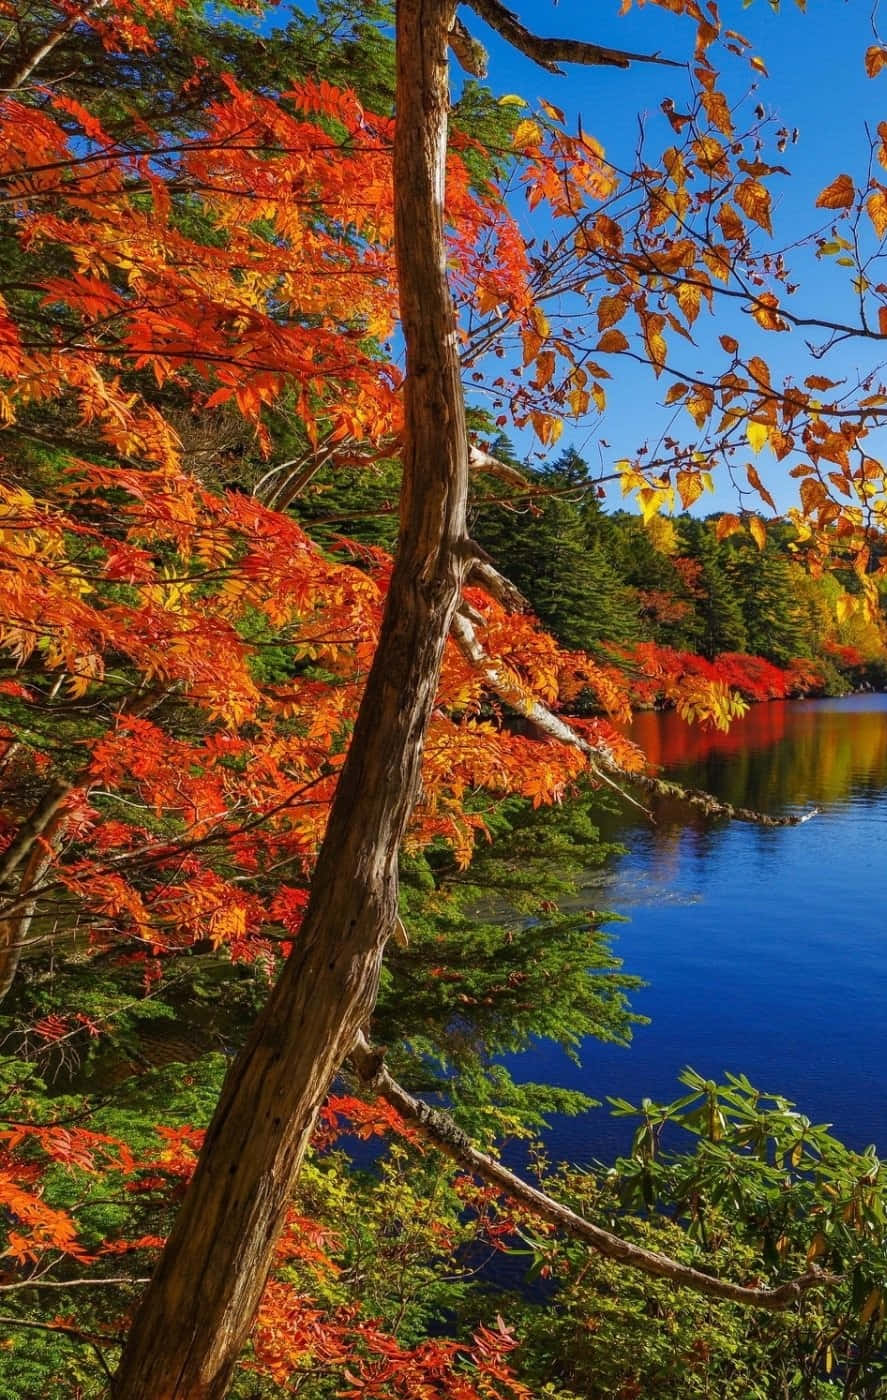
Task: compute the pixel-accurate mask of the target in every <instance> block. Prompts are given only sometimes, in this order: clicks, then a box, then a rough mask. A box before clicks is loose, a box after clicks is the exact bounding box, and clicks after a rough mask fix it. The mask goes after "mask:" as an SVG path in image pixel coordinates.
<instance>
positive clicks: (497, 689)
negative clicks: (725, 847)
mask: <svg viewBox="0 0 887 1400" xmlns="http://www.w3.org/2000/svg"><path fill="white" fill-rule="evenodd" d="M469 579H470V581H471V582H472V583H476V584H479V585H480V587H482V588H484V589H485V590H486V591H487V592H488V593H489V594H490V596H491V597H493V598H495V599H496V601H497V602H499V603H501V604H502V606H503V607H505V608H506V609H507V610H508V611H511V612H522V611H526V603H525V600H524V599H523V598H522V597H521V595H520V593H519V592H518V590H517V589H516V588H515V587H514V584H512V583H510V582H509V580H508V579H507V578H505V577H504V575H503V574H500V573H499V571H498V569H496V568H495V567H494V566H493V564H492V563H491V562H490V561H489V560H487V559H486V558H477V559H476V560H475V562H474V563H473V565H472V569H471V573H470V575H469ZM482 624H483V618H482V617H481V616H480V614H478V613H477V612H475V610H474V609H473V608H470V607H468V606H467V605H465V604H463V606H462V607H461V608H460V609H459V610H458V612H457V613H456V615H455V617H454V618H453V624H452V628H451V635H452V637H453V640H454V641H455V643H456V645H457V646H458V647H459V649H460V651H461V652H462V654H463V656H465V657H466V659H467V660H468V661H470V662H471V664H472V665H473V666H475V667H476V668H477V669H478V670H479V671H480V672H481V674H482V675H483V677H484V679H485V680H486V682H487V684H488V685H489V686H490V689H491V690H492V691H493V692H494V693H495V694H496V695H498V697H499V699H500V700H502V701H503V702H504V703H505V704H506V705H510V706H511V707H512V708H516V709H518V710H519V711H520V713H521V714H522V715H524V716H525V717H526V718H527V719H528V720H529V721H530V723H531V724H532V725H534V726H535V727H536V729H537V730H539V731H540V732H541V733H542V734H544V735H545V736H546V737H547V738H549V739H554V740H555V741H556V742H557V743H560V744H568V745H569V746H570V747H571V748H576V749H579V751H580V752H581V753H583V754H585V756H586V758H587V759H588V761H589V767H590V769H591V772H592V774H593V775H594V777H595V778H597V779H598V780H599V781H600V782H603V783H606V784H607V785H608V786H610V787H615V788H616V790H617V791H618V792H619V793H620V795H621V796H622V797H624V798H625V799H626V800H627V801H629V802H631V801H632V800H633V799H632V798H630V797H629V796H628V794H627V793H626V792H625V791H624V788H623V786H622V785H623V784H627V785H629V786H631V787H634V788H640V789H641V790H642V791H643V792H645V793H648V794H649V795H650V796H651V797H659V798H666V799H671V800H672V801H678V802H683V803H685V804H687V805H688V806H690V807H694V808H696V810H697V811H700V812H703V813H704V814H705V816H708V817H726V818H728V819H729V820H730V821H739V822H751V823H753V824H754V825H756V826H800V825H801V824H802V823H804V822H807V821H809V820H810V818H811V817H814V816H816V814H817V813H818V811H819V808H818V807H813V808H811V810H810V811H809V812H804V813H799V814H790V815H786V816H772V815H770V814H769V813H767V812H756V811H754V810H753V809H752V808H751V807H736V806H734V805H733V803H732V802H724V801H722V799H721V798H718V797H715V796H714V795H713V794H712V793H710V792H703V791H701V790H700V789H698V788H687V787H684V786H683V785H682V784H681V783H675V782H670V781H668V780H667V779H665V778H656V777H654V776H653V775H652V774H649V773H629V772H626V770H625V769H624V768H622V767H620V765H619V764H618V763H616V761H615V760H614V758H613V756H612V754H610V753H608V752H607V750H605V749H604V748H602V747H600V746H595V745H593V744H590V743H589V742H588V740H587V739H584V738H583V737H582V735H581V734H579V733H578V732H577V731H576V730H575V729H574V728H573V727H572V726H571V725H570V724H568V723H567V722H566V721H565V720H563V719H561V718H560V717H559V716H558V715H556V714H555V713H554V712H553V711H552V710H550V709H549V708H548V706H547V705H543V704H542V702H541V701H540V700H534V701H533V702H532V703H531V704H529V705H528V704H527V703H526V701H525V700H524V699H523V698H517V699H516V698H515V695H514V690H513V684H512V682H511V681H510V680H509V678H508V676H507V675H506V674H505V672H504V671H503V670H502V668H501V667H500V666H499V665H498V664H497V663H496V661H495V660H494V659H493V658H492V657H491V656H489V654H488V653H487V651H486V650H485V648H484V646H483V644H482V643H481V641H480V639H479V637H478V632H477V629H478V626H479V625H482Z"/></svg>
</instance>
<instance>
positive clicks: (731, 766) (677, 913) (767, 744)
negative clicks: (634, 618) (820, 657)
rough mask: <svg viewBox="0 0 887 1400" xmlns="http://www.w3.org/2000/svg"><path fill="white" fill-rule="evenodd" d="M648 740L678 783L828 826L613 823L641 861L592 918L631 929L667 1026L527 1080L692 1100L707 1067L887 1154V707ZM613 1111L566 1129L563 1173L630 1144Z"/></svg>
mask: <svg viewBox="0 0 887 1400" xmlns="http://www.w3.org/2000/svg"><path fill="white" fill-rule="evenodd" d="M632 735H633V737H634V738H636V739H637V741H638V742H639V743H640V744H641V745H642V746H643V748H644V749H645V751H646V752H647V754H648V755H649V757H650V758H651V760H652V761H653V762H655V763H658V764H660V765H661V766H662V771H663V773H664V774H666V775H668V776H673V777H675V778H676V779H678V780H679V781H680V782H682V783H684V784H686V785H687V786H692V787H701V788H705V789H707V790H708V791H710V792H712V793H715V794H716V795H718V796H719V797H723V798H725V799H727V800H728V801H730V802H733V803H741V804H743V805H746V806H749V807H754V808H757V809H760V810H763V811H767V812H773V813H783V812H786V811H802V810H804V809H805V808H806V807H807V805H808V804H811V803H812V804H816V805H819V806H821V807H822V808H823V811H822V813H821V815H819V816H817V817H815V818H814V819H813V820H812V821H809V822H806V823H805V824H803V825H802V826H799V827H788V828H777V829H767V828H763V827H754V826H748V825H745V824H740V823H733V824H728V823H725V822H711V821H706V820H703V819H701V818H700V817H698V816H696V815H695V814H693V813H692V812H690V811H689V810H688V809H686V808H678V807H676V806H672V805H671V804H667V805H665V806H662V807H659V808H658V809H657V810H656V812H655V817H656V822H655V825H654V824H652V823H650V822H649V821H647V820H646V819H645V818H643V817H642V816H641V814H639V813H637V812H634V813H630V814H629V815H626V816H624V817H620V818H615V819H613V820H612V821H608V822H607V823H606V828H605V830H606V835H607V836H615V837H617V838H618V839H620V840H622V841H623V842H624V844H625V845H626V846H628V847H629V848H630V849H629V853H628V854H627V855H625V856H624V857H621V858H619V859H617V860H614V861H612V862H611V863H610V865H609V866H608V867H607V868H606V870H604V871H600V870H595V871H593V872H591V873H590V875H589V879H588V882H587V885H586V888H585V889H584V891H583V903H584V904H585V906H586V907H589V908H595V909H609V910H613V911H615V912H617V913H619V914H623V915H625V916H627V918H628V919H629V920H630V922H628V923H626V924H623V925H617V926H615V927H614V932H615V933H616V935H617V937H616V948H617V951H618V953H619V954H620V956H621V957H622V958H623V960H624V963H625V967H626V970H627V971H629V972H633V973H637V974H638V975H639V976H641V977H643V978H644V979H645V981H646V982H647V983H648V986H647V987H645V988H644V990H643V991H641V992H639V993H636V994H635V997H634V999H633V1006H634V1009H635V1010H636V1011H638V1012H641V1013H643V1014H644V1015H645V1016H649V1017H650V1025H648V1026H640V1027H638V1028H637V1029H636V1031H635V1036H634V1041H633V1044H632V1045H631V1046H630V1048H628V1049H622V1048H619V1047H614V1046H605V1045H600V1044H599V1043H597V1042H596V1041H587V1042H586V1043H585V1045H584V1046H583V1050H582V1056H581V1060H582V1063H581V1067H577V1066H576V1065H574V1064H572V1063H571V1061H570V1060H569V1059H568V1058H567V1056H566V1055H564V1054H563V1053H562V1052H561V1051H560V1050H559V1049H558V1048H557V1047H552V1046H550V1045H540V1046H539V1047H538V1049H537V1050H535V1051H533V1052H532V1053H531V1054H528V1055H525V1056H522V1057H520V1058H519V1059H518V1058H515V1059H514V1060H512V1061H511V1068H512V1072H513V1073H514V1074H515V1077H516V1078H519V1079H535V1080H545V1081H547V1082H551V1083H558V1084H563V1085H566V1086H568V1087H571V1088H578V1089H583V1090H584V1091H585V1092H586V1093H588V1094H591V1095H593V1096H594V1097H595V1098H599V1099H603V1098H604V1097H605V1095H607V1094H618V1095H621V1096H622V1097H624V1098H627V1099H629V1100H631V1101H632V1102H634V1103H637V1102H638V1101H639V1099H640V1098H642V1097H643V1096H644V1095H649V1096H650V1097H651V1098H654V1099H666V1100H667V1099H670V1098H675V1097H677V1095H678V1093H679V1092H680V1086H679V1085H678V1084H677V1075H678V1073H679V1072H680V1070H681V1068H682V1067H683V1066H685V1065H692V1066H693V1068H694V1069H696V1070H698V1071H699V1072H700V1073H702V1074H703V1075H705V1076H707V1077H710V1078H720V1077H722V1076H723V1073H724V1071H725V1070H733V1071H738V1070H742V1071H744V1072H745V1073H746V1074H747V1075H748V1076H749V1078H750V1079H751V1081H752V1083H753V1084H755V1085H756V1086H757V1087H758V1088H760V1089H764V1090H769V1091H776V1092H780V1093H784V1094H786V1095H788V1097H790V1098H792V1099H794V1100H795V1101H796V1103H797V1105H798V1107H799V1108H800V1110H801V1111H802V1112H804V1113H806V1114H808V1116H809V1117H810V1118H812V1119H813V1120H814V1121H816V1122H828V1123H832V1124H833V1125H834V1129H835V1132H836V1133H837V1135H838V1136H840V1137H842V1138H843V1139H844V1140H845V1141H846V1142H847V1143H848V1144H850V1145H852V1146H854V1147H862V1146H865V1144H866V1143H869V1142H873V1143H875V1144H876V1145H877V1146H878V1148H879V1149H880V1150H881V1151H882V1152H884V1153H885V1154H887V927H885V922H887V921H885V918H884V913H883V908H884V893H883V882H884V857H885V852H887V696H884V695H864V696H862V695H860V696H850V697H847V698H844V699H839V700H818V701H788V702H778V701H774V702H771V703H770V704H763V705H755V706H752V707H751V709H750V710H749V712H748V714H747V715H746V716H745V717H744V718H743V719H742V720H739V721H737V722H736V723H735V724H734V725H733V726H732V728H731V730H730V732H729V733H728V734H726V735H723V734H717V733H711V732H704V731H702V730H700V729H698V728H691V727H688V726H687V725H685V724H684V723H683V722H682V721H681V720H680V719H679V718H678V717H677V715H675V714H674V713H666V714H657V713H648V714H642V715H640V716H638V718H637V720H636V721H635V725H634V727H633V730H632ZM628 1133H630V1130H627V1129H626V1125H625V1123H624V1122H622V1123H620V1122H619V1121H618V1120H616V1121H614V1120H612V1119H611V1118H609V1115H608V1111H607V1109H606V1108H602V1109H598V1110H595V1111H594V1112H592V1113H591V1114H589V1115H587V1116H584V1117H583V1118H581V1119H572V1120H570V1119H563V1118H557V1119H555V1120H554V1121H553V1122H552V1125H551V1131H550V1133H549V1134H548V1135H547V1141H548V1145H549V1149H550V1151H551V1153H552V1155H553V1156H554V1158H555V1160H565V1159H567V1160H571V1161H576V1162H580V1163H581V1162H588V1161H589V1160H591V1159H594V1158H598V1159H606V1158H608V1157H611V1156H613V1155H614V1153H615V1152H618V1151H621V1150H624V1148H625V1147H626V1146H627V1141H628Z"/></svg>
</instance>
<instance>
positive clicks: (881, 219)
mask: <svg viewBox="0 0 887 1400" xmlns="http://www.w3.org/2000/svg"><path fill="white" fill-rule="evenodd" d="M865 207H866V209H867V210H868V215H869V218H870V219H871V221H872V225H873V227H874V230H875V233H876V235H877V237H878V238H883V237H884V234H885V233H887V193H885V192H884V190H882V189H880V188H878V189H876V190H872V193H871V194H870V195H869V197H868V199H867V200H866V202H865Z"/></svg>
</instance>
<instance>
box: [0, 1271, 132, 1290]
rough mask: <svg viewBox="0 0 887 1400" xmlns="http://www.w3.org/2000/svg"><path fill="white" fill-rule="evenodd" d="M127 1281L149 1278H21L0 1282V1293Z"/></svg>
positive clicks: (103, 1285)
mask: <svg viewBox="0 0 887 1400" xmlns="http://www.w3.org/2000/svg"><path fill="white" fill-rule="evenodd" d="M128 1283H137V1284H143V1283H150V1278H131V1277H130V1276H128V1275H127V1276H126V1277H123V1278H69V1279H55V1278H48V1279H39V1278H36V1279H33V1278H26V1279H21V1280H20V1281H19V1282H18V1283H0V1293H13V1292H15V1291H16V1290H17V1289H20V1288H110V1287H112V1286H113V1287H115V1288H116V1287H119V1286H120V1285H123V1284H128Z"/></svg>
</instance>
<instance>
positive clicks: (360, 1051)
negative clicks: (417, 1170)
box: [349, 1034, 838, 1312]
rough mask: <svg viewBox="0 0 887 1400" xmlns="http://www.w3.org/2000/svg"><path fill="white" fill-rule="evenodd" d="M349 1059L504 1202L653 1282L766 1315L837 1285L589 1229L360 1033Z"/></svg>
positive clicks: (820, 1276) (815, 1275)
mask: <svg viewBox="0 0 887 1400" xmlns="http://www.w3.org/2000/svg"><path fill="white" fill-rule="evenodd" d="M349 1058H350V1060H351V1063H352V1064H353V1065H354V1067H355V1069H356V1071H357V1073H358V1075H359V1076H360V1078H361V1079H362V1080H363V1082H364V1083H365V1084H366V1085H367V1086H368V1087H369V1088H371V1089H373V1090H375V1092H376V1093H378V1094H380V1095H381V1096H382V1098H384V1099H385V1100H386V1101H387V1102H388V1103H390V1104H391V1106H392V1107H393V1108H396V1109H397V1111H398V1113H400V1114H401V1115H402V1116H403V1117H404V1118H406V1119H408V1121H409V1122H410V1123H411V1124H414V1125H415V1126H416V1127H417V1128H418V1129H419V1132H420V1133H421V1134H422V1136H423V1137H424V1138H425V1139H426V1140H427V1141H428V1142H430V1143H432V1144H433V1145H434V1146H435V1147H436V1148H438V1150H439V1151H441V1152H443V1153H445V1154H446V1156H448V1157H450V1158H451V1159H452V1161H454V1162H456V1163H458V1165H459V1166H460V1167H463V1168H464V1169H465V1170H466V1171H469V1172H471V1173H472V1174H473V1175H475V1176H478V1177H480V1178H481V1180H482V1181H486V1182H487V1183H488V1184H489V1185H490V1186H493V1187H495V1188H496V1189H497V1190H500V1191H503V1192H504V1193H505V1194H506V1195H507V1196H508V1197H510V1199H512V1200H514V1201H519V1202H520V1204H521V1205H523V1206H525V1207H526V1208H527V1209H529V1210H530V1211H532V1212H533V1214H534V1215H537V1216H539V1217H540V1218H541V1219H543V1220H546V1221H548V1222H549V1224H551V1225H554V1226H555V1227H556V1228H557V1229H559V1230H563V1231H565V1232H566V1233H567V1234H569V1235H572V1236H573V1238H574V1239H579V1240H582V1241H583V1242H584V1243H585V1244H587V1245H589V1246H590V1247H591V1248H592V1249H594V1250H596V1251H597V1253H598V1254H602V1255H604V1257H605V1258H607V1259H614V1260H615V1261H616V1262H617V1263H619V1264H624V1265H625V1266H626V1267H627V1268H630V1269H636V1270H638V1271H639V1272H640V1273H644V1274H649V1275H651V1276H652V1277H653V1278H662V1279H666V1280H667V1281H668V1282H669V1283H672V1284H674V1285H675V1287H677V1288H688V1289H690V1290H692V1292H694V1293H701V1294H702V1295H703V1296H704V1297H706V1298H720V1299H723V1300H724V1301H725V1302H729V1303H738V1304H740V1306H742V1307H746V1308H763V1309H765V1310H766V1311H768V1312H784V1311H785V1309H786V1308H790V1307H791V1306H792V1304H793V1303H796V1302H797V1301H798V1300H799V1299H800V1298H802V1297H803V1296H804V1294H805V1293H807V1292H808V1291H809V1290H810V1289H811V1288H824V1287H831V1286H832V1285H833V1284H835V1283H836V1282H837V1281H838V1280H837V1279H836V1278H834V1277H833V1276H832V1275H830V1274H824V1273H821V1272H819V1271H818V1270H811V1271H810V1272H809V1273H806V1274H802V1275H801V1276H800V1277H799V1278H794V1279H791V1280H790V1281H789V1282H788V1283H783V1284H780V1285H779V1287H778V1288H753V1287H746V1286H744V1285H742V1284H738V1283H730V1282H729V1281H728V1280H726V1279H720V1278H717V1277H715V1276H714V1275H712V1274H705V1273H702V1271H701V1270H700V1269H694V1268H692V1267H690V1265H688V1264H680V1263H678V1261H677V1260H676V1259H670V1258H669V1257H668V1256H667V1255H665V1254H659V1253H658V1252H657V1251H656V1250H652V1249H643V1248H641V1246H640V1245H636V1244H632V1243H631V1242H630V1241H629V1240H625V1239H622V1238H621V1236H619V1235H614V1234H612V1233H611V1232H610V1231H609V1230H604V1229H603V1228H602V1227H601V1226H599V1225H593V1224H592V1223H591V1221H590V1220H586V1219H585V1218H584V1216H581V1215H578V1214H577V1213H576V1211H574V1210H571V1209H570V1207H569V1206H565V1205H562V1204H561V1202H560V1201H556V1200H555V1199H554V1198H553V1197H552V1196H549V1195H547V1194H546V1192H544V1191H540V1190H539V1188H538V1187H536V1186H531V1185H530V1183H529V1182H528V1181H524V1179H523V1178H522V1177H519V1176H517V1175H516V1174H515V1173H514V1172H511V1171H509V1170H508V1168H507V1167H504V1166H503V1165H502V1164H501V1162H497V1161H496V1160H495V1158H493V1157H490V1156H488V1155H487V1153H485V1152H481V1151H479V1150H478V1148H476V1147H475V1146H474V1145H473V1143H472V1142H471V1140H470V1138H469V1137H468V1136H467V1135H466V1134H465V1133H464V1132H463V1131H462V1129H461V1128H460V1127H459V1126H458V1124H457V1123H456V1122H455V1121H454V1120H453V1119H452V1118H451V1117H450V1115H449V1114H448V1113H443V1112H441V1111H440V1109H435V1108H431V1106H430V1105H429V1104H427V1103H424V1102H423V1100H422V1099H417V1098H415V1097H414V1096H413V1095H412V1094H410V1093H408V1092H407V1090H406V1089H404V1088H403V1086H402V1085H400V1084H399V1083H398V1082H397V1080H396V1079H394V1078H393V1077H392V1076H391V1075H390V1074H389V1073H388V1070H387V1069H386V1068H385V1065H384V1063H383V1059H382V1055H381V1054H380V1052H379V1051H378V1050H374V1049H372V1048H371V1047H370V1045H369V1043H368V1042H367V1040H366V1039H365V1037H364V1036H363V1035H362V1034H360V1035H359V1036H358V1038H357V1041H356V1042H355V1045H354V1047H353V1049H352V1050H351V1054H350V1057H349Z"/></svg>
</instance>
